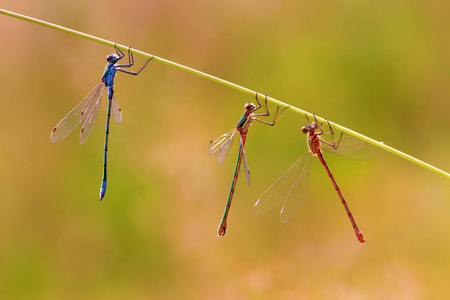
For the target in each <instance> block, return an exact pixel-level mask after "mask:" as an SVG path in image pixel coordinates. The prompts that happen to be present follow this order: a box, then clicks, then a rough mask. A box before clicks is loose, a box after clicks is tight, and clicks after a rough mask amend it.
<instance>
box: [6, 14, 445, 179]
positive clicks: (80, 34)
mask: <svg viewBox="0 0 450 300" xmlns="http://www.w3.org/2000/svg"><path fill="white" fill-rule="evenodd" d="M0 13H1V14H3V15H7V16H10V17H13V18H17V19H20V20H24V21H27V22H31V23H34V24H38V25H41V26H45V27H48V28H51V29H55V30H59V31H62V32H65V33H70V34H72V35H75V36H78V37H81V38H84V39H87V40H91V41H93V42H96V43H100V44H103V45H107V46H110V47H114V46H115V45H116V47H117V48H119V49H121V50H124V51H128V47H127V46H124V45H120V44H116V43H114V42H112V41H108V40H105V39H101V38H99V37H96V36H93V35H89V34H86V33H83V32H80V31H76V30H73V29H69V28H66V27H63V26H59V25H56V24H52V23H49V22H45V21H42V20H39V19H35V18H31V17H28V16H24V15H21V14H17V13H14V12H11V11H7V10H4V9H0ZM130 52H131V53H133V54H136V55H139V56H142V57H145V58H151V57H153V61H157V62H160V63H163V64H166V65H168V66H171V67H174V68H177V69H180V70H183V71H186V72H189V73H191V74H194V75H197V76H200V77H203V78H205V79H208V80H211V81H214V82H216V83H219V84H222V85H225V86H228V87H230V88H233V89H235V90H238V91H240V92H243V93H246V94H248V95H251V96H254V95H255V94H256V91H253V90H250V89H247V88H245V87H243V86H240V85H237V84H235V83H232V82H229V81H226V80H223V79H221V78H218V77H216V76H212V75H209V74H207V73H204V72H200V71H198V70H195V69H193V68H189V67H187V66H183V65H181V64H178V63H176V62H173V61H170V60H167V59H164V58H161V57H158V56H155V55H152V54H149V53H146V52H143V51H139V50H136V49H131V50H130ZM264 98H265V97H264ZM267 100H268V101H270V102H272V103H274V104H277V105H279V106H281V107H288V106H289V109H288V110H291V111H294V112H296V113H299V114H301V115H307V116H308V117H310V118H312V117H313V114H312V113H310V112H307V111H304V110H302V109H300V108H297V107H294V106H292V105H289V104H287V103H285V102H282V101H279V100H277V99H274V98H271V97H267ZM316 118H317V119H318V120H319V121H320V122H325V121H326V120H325V119H324V118H322V117H319V116H317V115H316ZM330 124H331V125H332V126H333V128H335V129H339V130H340V131H342V132H344V133H346V134H348V135H352V136H354V137H356V138H358V139H361V140H363V141H365V142H367V143H370V144H372V145H375V146H377V147H379V148H382V149H384V150H386V151H388V152H391V153H392V154H394V155H397V156H399V157H402V158H404V159H406V160H409V161H411V162H413V163H415V164H417V165H419V166H422V167H424V168H426V169H428V170H430V171H433V172H435V173H437V174H440V175H442V176H444V177H447V178H449V179H450V174H449V173H447V172H444V171H443V170H441V169H438V168H436V167H434V166H432V165H430V164H427V163H425V162H423V161H421V160H419V159H417V158H415V157H412V156H410V155H408V154H406V153H403V152H401V151H399V150H397V149H394V148H392V147H390V146H388V145H386V144H384V143H382V142H378V141H376V140H374V139H371V138H369V137H367V136H365V135H362V134H360V133H358V132H355V131H353V130H350V129H348V128H346V127H344V126H341V125H339V124H336V123H334V122H331V121H330Z"/></svg>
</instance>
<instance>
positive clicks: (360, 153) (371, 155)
mask: <svg viewBox="0 0 450 300" xmlns="http://www.w3.org/2000/svg"><path fill="white" fill-rule="evenodd" d="M335 136H340V134H339V135H337V134H336V133H335ZM337 142H338V141H337V140H336V143H337ZM322 151H323V152H327V153H331V154H334V155H337V156H341V157H345V158H347V159H351V160H368V159H375V158H380V157H382V156H384V155H386V153H387V152H386V151H385V150H383V149H381V148H379V147H377V146H375V145H372V144H370V143H367V142H365V141H362V140H360V139H358V138H356V137H354V136H351V135H344V136H343V137H342V141H341V143H340V144H339V147H338V149H337V150H335V149H333V148H332V147H330V146H328V145H326V144H325V143H322Z"/></svg>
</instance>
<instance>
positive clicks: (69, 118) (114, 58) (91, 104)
mask: <svg viewBox="0 0 450 300" xmlns="http://www.w3.org/2000/svg"><path fill="white" fill-rule="evenodd" d="M114 48H115V50H116V53H113V54H110V55H108V56H107V57H106V60H107V61H108V65H107V66H106V69H105V72H104V73H103V76H102V82H100V83H99V84H98V85H97V86H96V87H95V88H94V89H93V90H92V91H91V92H90V93H89V94H88V95H87V96H86V98H84V100H83V101H81V103H80V104H78V105H77V106H76V107H75V108H74V109H72V110H71V111H70V112H69V113H68V114H67V115H66V116H65V117H64V118H63V119H62V120H61V121H60V122H59V123H58V125H56V126H55V128H54V129H53V131H52V133H51V134H50V140H51V141H52V142H53V143H57V142H59V141H60V140H62V139H64V138H65V137H66V136H67V135H68V134H69V133H71V132H72V131H73V130H74V129H75V127H77V126H78V124H79V125H81V133H80V144H83V143H84V142H85V141H86V139H87V138H88V136H89V133H91V130H92V127H93V126H94V123H95V120H96V119H97V116H98V112H99V111H100V106H101V103H102V95H103V92H104V91H105V88H108V114H107V117H106V130H105V147H104V152H103V153H104V154H103V175H102V184H101V187H100V201H101V200H102V199H103V197H105V193H106V173H107V172H106V166H107V152H108V136H109V119H110V116H111V113H112V115H113V117H114V120H115V121H116V122H117V123H120V122H121V121H122V110H121V108H120V106H119V104H118V103H117V101H116V98H115V97H114V77H115V76H116V73H117V71H120V72H123V73H126V74H130V75H138V74H139V73H140V72H141V71H142V70H143V69H144V68H145V67H146V66H147V64H148V62H149V61H150V60H151V59H152V58H153V57H152V58H150V59H149V60H147V62H146V63H145V64H144V66H143V67H142V68H141V69H140V70H139V71H137V72H132V71H128V70H124V69H122V68H129V67H131V66H133V65H134V59H133V54H132V53H131V52H130V49H131V47H129V48H128V64H125V65H119V64H118V62H119V61H120V60H121V59H122V58H123V57H124V56H125V55H124V54H123V52H122V51H121V50H120V49H118V48H117V47H116V46H114Z"/></svg>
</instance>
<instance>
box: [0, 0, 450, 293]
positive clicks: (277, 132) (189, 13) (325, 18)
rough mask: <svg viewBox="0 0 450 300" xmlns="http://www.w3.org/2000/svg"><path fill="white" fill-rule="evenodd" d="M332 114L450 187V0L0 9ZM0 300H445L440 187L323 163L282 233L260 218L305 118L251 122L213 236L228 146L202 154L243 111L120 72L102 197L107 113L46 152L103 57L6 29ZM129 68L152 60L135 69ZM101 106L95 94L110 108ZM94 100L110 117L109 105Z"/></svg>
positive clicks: (177, 74)
mask: <svg viewBox="0 0 450 300" xmlns="http://www.w3.org/2000/svg"><path fill="white" fill-rule="evenodd" d="M0 3H1V5H0V7H1V8H4V9H8V10H12V11H15V12H18V13H22V14H26V15H29V16H32V17H35V18H39V19H43V20H46V21H49V22H53V23H56V24H60V25H63V26H66V27H69V28H73V29H76V30H79V31H83V32H86V33H89V34H92V35H96V36H99V37H102V38H105V39H108V40H112V41H116V42H117V43H120V44H125V45H132V46H133V47H134V48H136V49H139V50H143V51H146V52H149V53H151V54H155V55H157V56H160V57H163V58H166V59H169V60H172V61H175V62H178V63H181V64H184V65H187V66H190V67H192V68H195V69H198V70H201V71H204V72H207V73H210V74H213V75H215V76H218V77H221V78H223V79H226V80H229V81H232V82H235V83H237V84H240V85H242V86H245V87H248V88H250V89H253V90H258V91H260V92H261V93H267V94H269V95H270V96H272V97H274V98H277V99H281V100H283V101H286V102H288V103H290V104H292V105H294V106H297V107H299V108H302V109H305V110H307V111H310V112H315V113H316V114H318V115H320V116H323V117H327V118H329V119H330V120H332V121H334V122H337V123H339V124H342V125H344V126H347V127H350V128H351V129H353V130H356V131H358V132H361V133H363V134H365V135H368V136H370V137H372V138H374V139H376V140H380V141H384V142H385V143H387V144H388V145H391V146H393V147H394V148H397V149H399V150H402V151H404V152H406V153H408V154H411V155H413V156H415V157H417V158H419V159H422V160H424V161H426V162H428V163H430V164H433V165H435V166H437V167H439V168H441V169H443V170H446V171H449V170H450V159H449V154H448V148H449V146H450V133H449V130H448V127H449V126H448V124H449V122H450V120H449V110H450V102H449V98H450V85H449V82H450V71H449V70H450V51H449V47H450V34H449V33H450V30H449V28H450V13H449V12H450V2H448V1H414V0H400V1H364V0H341V1H320V0H319V1H304V0H301V1H298V0H296V1H294V0H282V1H279V0H277V1H275V0H273V1H252V0H250V1H241V0H229V1H195V0H194V1H189V2H188V3H180V1H176V0H166V1H138V0H133V1H126V2H125V1H103V0H101V1H87V0H81V1H30V0H18V1H14V2H12V1H6V0H2V1H0ZM0 40H1V45H2V50H1V55H0V66H1V69H2V70H1V72H0V85H1V96H0V105H1V110H0V119H1V126H0V137H1V138H0V220H1V221H0V298H1V299H64V298H71V299H323V298H328V299H330V298H332V299H362V298H364V299H366V298H368V299H371V298H372V299H379V298H391V299H394V298H395V299H423V298H428V299H429V298H432V297H439V296H441V297H442V296H444V295H448V294H449V293H450V287H449V284H448V278H449V276H450V221H449V217H448V216H449V213H450V201H449V196H450V195H449V194H450V188H449V181H448V179H446V178H444V177H442V176H439V175H437V174H435V173H433V172H430V171H428V170H426V169H424V168H421V167H418V166H417V165H414V164H412V163H410V162H408V161H405V160H403V159H401V158H398V157H396V156H393V155H390V154H388V155H386V156H385V157H383V158H381V159H377V160H372V161H364V162H355V161H349V160H346V159H341V158H337V157H332V156H326V159H327V161H328V163H329V166H330V168H331V170H332V171H333V173H334V175H335V177H336V180H337V182H338V184H339V185H340V188H341V190H342V192H343V194H344V196H345V197H346V199H347V201H348V203H349V206H350V208H351V209H352V212H353V215H354V216H355V219H356V221H357V223H358V225H359V227H360V229H361V231H362V232H363V233H364V236H365V237H366V240H367V242H366V243H365V244H364V245H360V244H359V243H358V241H357V239H356V238H355V235H354V233H353V230H352V228H351V225H350V223H349V221H348V219H347V216H346V214H345V211H344V209H343V208H342V205H341V203H340V201H339V199H338V197H337V195H336V192H335V190H334V188H333V186H332V184H331V183H330V181H329V179H328V178H327V175H326V173H325V171H324V170H323V168H322V167H321V166H320V164H319V163H318V162H317V161H316V162H314V163H313V166H312V174H311V184H310V188H309V191H308V197H307V200H306V201H305V202H304V203H303V206H302V209H301V211H300V213H299V214H298V215H297V216H296V218H294V219H293V220H292V221H291V222H290V223H288V224H282V223H281V221H280V219H279V211H278V210H273V211H271V212H270V213H269V214H267V215H264V216H255V215H254V214H253V204H254V202H255V201H256V200H257V198H258V196H259V195H261V194H262V193H263V192H264V191H265V189H266V188H267V187H268V186H270V184H271V183H273V182H274V181H275V180H276V179H277V178H278V177H279V176H280V175H281V174H282V173H283V172H284V171H286V170H287V169H288V168H289V167H290V166H291V164H292V163H293V162H294V161H295V160H296V159H297V158H298V157H299V156H301V155H302V154H303V153H304V152H305V151H306V143H305V140H304V136H303V135H302V134H301V132H300V126H301V125H302V124H304V123H305V120H304V117H303V116H300V115H297V114H295V113H292V112H289V111H288V112H286V114H285V115H284V117H283V118H282V119H281V121H280V122H279V124H278V125H277V126H276V127H274V128H270V127H268V126H264V125H262V124H259V123H258V124H254V125H253V126H252V127H251V129H250V134H249V136H248V139H247V144H246V152H247V156H248V159H249V164H250V169H251V171H252V187H251V188H248V187H247V186H246V184H245V181H244V180H239V182H238V184H237V188H236V194H235V198H234V202H233V205H232V209H231V213H230V218H229V227H228V231H227V235H226V236H225V237H224V238H218V237H217V236H216V230H217V226H218V224H219V221H220V218H221V216H222V213H223V209H224V206H225V201H226V197H227V194H228V190H229V185H230V182H231V176H232V173H233V170H234V164H235V158H236V155H237V143H236V142H235V145H234V148H233V150H232V152H231V154H230V157H229V158H228V159H227V160H226V161H225V163H224V164H222V165H218V164H217V161H216V159H215V158H213V157H210V156H209V155H208V152H207V148H208V142H209V140H210V139H211V138H213V137H215V136H217V135H220V134H222V133H225V132H227V131H228V130H230V129H232V128H233V127H234V126H235V124H236V122H237V121H238V120H239V118H240V117H241V114H242V112H243V105H244V104H245V103H246V102H248V101H253V99H252V98H251V97H248V96H247V95H245V94H242V93H239V92H237V91H235V90H232V89H230V88H227V87H224V86H221V85H218V84H216V83H213V82H210V81H207V80H205V79H202V78H198V77H196V76H193V75H191V74H188V73H185V72H182V71H180V70H177V69H173V68H171V67H168V66H165V65H163V64H159V63H157V62H151V63H150V64H149V66H148V67H147V69H145V71H144V72H143V73H141V74H140V75H139V76H137V77H133V76H127V75H125V74H120V73H119V75H118V76H117V78H116V87H115V91H116V93H115V96H116V97H117V99H118V101H119V103H120V105H121V106H122V110H123V123H122V124H120V125H117V124H116V123H112V125H111V134H110V147H109V150H110V151H109V152H108V153H109V157H108V159H109V165H108V171H109V174H108V175H109V177H108V192H107V194H106V198H105V200H104V201H103V203H99V201H98V191H99V188H100V181H101V168H102V155H103V139H104V126H105V118H106V116H105V115H106V105H104V107H103V108H102V110H101V113H100V116H99V118H98V121H97V124H96V126H95V127H94V130H93V131H92V133H91V135H90V137H89V139H88V141H87V143H85V144H84V145H80V144H79V142H78V139H79V135H78V132H79V131H78V129H77V130H76V132H74V133H72V134H71V135H69V136H68V137H67V138H66V139H65V140H63V141H62V142H60V143H58V144H52V143H51V142H50V139H49V136H50V131H51V130H52V129H53V127H54V126H55V124H57V123H58V122H59V121H60V120H61V119H62V118H63V117H64V116H65V115H66V113H68V112H69V111H70V110H71V109H72V108H73V107H74V106H75V105H76V104H77V103H78V102H80V101H81V100H82V99H83V98H84V97H85V96H86V95H87V93H88V92H89V91H90V90H91V89H92V88H93V87H94V86H95V85H96V84H97V83H98V82H99V80H100V78H101V75H102V72H103V69H104V66H105V64H106V61H105V57H106V55H108V54H109V53H111V52H112V51H113V49H111V48H108V47H105V46H103V45H99V44H96V43H93V42H90V41H87V40H84V39H81V38H77V37H74V36H72V35H69V34H64V33H61V32H58V31H54V30H50V29H47V28H44V27H40V26H37V25H34V24H30V23H27V22H23V21H20V20H16V19H13V18H10V17H7V16H3V15H1V16H0ZM135 61H136V65H137V67H139V66H141V65H142V64H143V63H144V61H145V60H144V59H143V58H140V57H136V58H135ZM105 99H106V97H105ZM105 99H104V100H105Z"/></svg>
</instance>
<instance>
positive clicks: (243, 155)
mask: <svg viewBox="0 0 450 300" xmlns="http://www.w3.org/2000/svg"><path fill="white" fill-rule="evenodd" d="M242 160H243V162H244V172H245V178H246V179H247V184H248V186H250V170H249V169H248V162H247V156H246V155H245V150H242Z"/></svg>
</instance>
